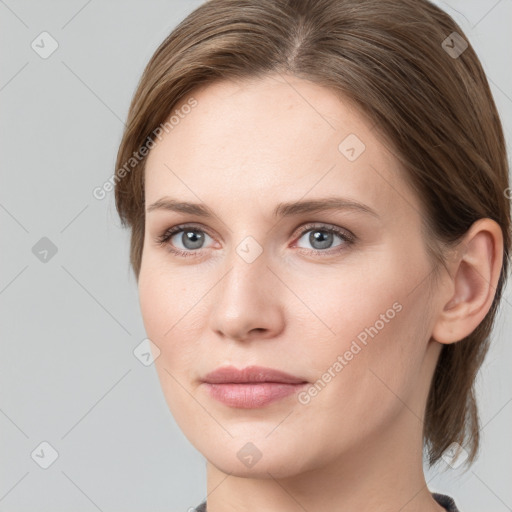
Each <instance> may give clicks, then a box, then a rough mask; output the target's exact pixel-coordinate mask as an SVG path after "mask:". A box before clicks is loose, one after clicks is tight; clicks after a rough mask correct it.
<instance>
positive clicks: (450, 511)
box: [195, 492, 459, 512]
mask: <svg viewBox="0 0 512 512" xmlns="http://www.w3.org/2000/svg"><path fill="white" fill-rule="evenodd" d="M432 496H433V497H434V499H435V500H436V501H437V503H439V505H441V507H444V508H445V509H446V511H447V512H459V509H458V508H457V506H456V505H455V502H454V501H453V498H450V496H447V495H446V494H439V493H437V492H433V493H432ZM195 512H208V511H207V509H206V501H203V502H202V503H201V504H200V505H199V506H198V507H196V508H195Z"/></svg>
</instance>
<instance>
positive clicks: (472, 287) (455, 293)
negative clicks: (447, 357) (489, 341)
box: [432, 218, 503, 344]
mask: <svg viewBox="0 0 512 512" xmlns="http://www.w3.org/2000/svg"><path fill="white" fill-rule="evenodd" d="M452 256H453V257H451V258H450V260H449V261H448V268H449V269H450V274H449V275H446V276H445V277H444V279H446V280H447V282H446V284H447V286H446V287H443V289H446V292H445V293H444V294H443V295H442V297H441V304H440V306H441V310H440V312H439V315H438V318H437V320H436V323H435V325H434V329H433V332H432V338H434V339H435V340H436V341H438V342H439V343H444V344H449V343H455V342H456V341H460V340H462V339H463V338H465V337H466V336H468V335H469V334H471V333H472V332H473V331H474V330H475V329H476V328H477V327H478V325H479V324H480V323H481V322H482V320H483V319H484V317H485V315H486V314H487V312H488V311H489V309H490V308H491V305H492V302H493V300H494V296H495V293H496V286H497V284H498V280H499V277H500V272H501V268H502V265H503V233H502V231H501V228H500V226H499V224H498V223H497V222H495V221H494V220H492V219H488V218H485V219H479V220H477V221H475V222H474V223H473V224H472V226H471V228H470V229H469V230H468V232H467V233H466V235H465V236H464V239H463V240H462V241H461V242H460V243H459V244H458V246H457V247H456V248H455V250H454V251H453V252H452Z"/></svg>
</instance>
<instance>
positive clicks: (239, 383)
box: [202, 366, 308, 409]
mask: <svg viewBox="0 0 512 512" xmlns="http://www.w3.org/2000/svg"><path fill="white" fill-rule="evenodd" d="M307 384H308V382H307V381H306V380H305V379H303V378H300V377H295V376H293V375H290V374H288V373H285V372H282V371H280V370H274V369H272V368H264V367H261V366H249V367H246V368H242V369H240V370H239V369H237V368H235V367H233V366H225V367H221V368H218V369H216V370H214V371H213V372H210V373H208V374H207V375H206V376H205V377H204V379H202V385H203V386H204V387H205V388H206V390H207V392H208V393H209V395H210V396H211V397H212V398H214V399H216V400H218V401H220V402H222V403H224V404H225V405H228V406H230V407H236V408H240V409H253V408H258V407H264V406H265V405H268V404H270V403H272V402H275V401H277V400H280V399H283V398H285V397H287V396H289V395H291V394H293V393H295V392H297V391H298V390H300V389H301V388H302V387H304V386H306V385H307Z"/></svg>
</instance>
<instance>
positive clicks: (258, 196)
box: [145, 74, 414, 209]
mask: <svg viewBox="0 0 512 512" xmlns="http://www.w3.org/2000/svg"><path fill="white" fill-rule="evenodd" d="M191 97H193V98H194V99H195V101H196V102H197V104H196V106H194V108H192V109H184V108H183V105H185V104H186V103H187V101H188V100H189V99H190V98H191ZM173 114H174V115H175V118H174V122H175V123H176V120H178V118H179V121H178V122H177V123H176V124H174V127H173V128H172V130H170V131H169V132H168V133H164V135H163V137H162V140H161V141H158V140H157V141H156V142H157V144H156V146H154V147H153V149H152V150H151V151H150V153H149V156H148V160H147V162H146V177H145V181H146V203H149V202H150V201H155V200H157V199H158V198H159V197H161V196H162V195H165V194H169V195H172V196H173V197H176V196H179V197H180V198H182V199H184V200H191V201H195V202H197V201H198V200H200V201H203V202H206V203H208V204H211V205H212V206H215V205H216V203H218V202H219V199H220V200H221V201H222V202H224V203H225V202H226V201H228V202H233V201H240V203H241V204H243V205H244V206H246V207H247V206H250V205H251V202H252V203H253V204H258V205H260V204H261V203H262V201H264V200H265V198H267V199H268V201H269V208H270V207H271V206H272V205H273V204H274V203H276V202H278V201H282V200H296V199H299V198H302V197H305V196H308V195H310V196H315V197H319V196H322V195H326V194H330V195H333V194H338V195H343V196H347V197H352V198H357V200H361V201H365V202H367V203H368V204H372V205H373V206H374V207H375V209H379V207H381V208H388V209H389V207H390V206H395V207H396V206H398V203H399V202H400V200H403V199H404V196H405V198H406V200H407V201H409V202H410V201H414V199H413V198H412V197H410V196H411V193H410V191H408V190H407V188H406V186H405V183H403V180H402V178H401V176H400V174H399V172H398V170H399V167H400V166H399V162H398V161H397V160H396V158H395V157H394V156H393V153H392V152H391V151H390V148H388V147H387V145H386V142H385V141H384V140H383V138H382V137H380V136H379V134H378V133H377V131H376V130H374V129H373V123H372V122H371V121H370V120H369V119H368V118H366V117H365V116H364V115H363V114H362V113H361V111H360V110H359V109H358V108H357V107H356V106H355V105H354V104H353V103H352V102H350V101H349V100H348V99H344V98H340V97H338V96H336V95H335V94H334V92H332V91H330V90H329V89H327V88H325V87H322V86H320V85H318V84H314V83H312V82H309V81H306V80H302V79H299V78H296V77H293V76H290V75H280V74H278V75H270V76H266V77H264V78H257V79H251V80H243V81H236V82H235V81H219V82H216V83H213V84H209V85H207V86H204V87H201V88H199V89H196V90H195V91H193V93H192V94H191V95H189V96H188V97H186V98H185V99H183V100H182V101H181V102H180V103H178V104H177V105H176V106H175V107H174V108H173ZM397 196H402V198H400V197H397Z"/></svg>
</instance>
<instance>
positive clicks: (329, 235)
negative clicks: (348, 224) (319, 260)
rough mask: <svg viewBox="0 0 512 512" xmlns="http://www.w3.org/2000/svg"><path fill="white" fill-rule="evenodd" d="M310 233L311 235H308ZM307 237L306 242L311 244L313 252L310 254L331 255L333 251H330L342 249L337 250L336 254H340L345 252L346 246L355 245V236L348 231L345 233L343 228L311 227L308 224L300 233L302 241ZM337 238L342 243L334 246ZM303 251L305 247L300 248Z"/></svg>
mask: <svg viewBox="0 0 512 512" xmlns="http://www.w3.org/2000/svg"><path fill="white" fill-rule="evenodd" d="M308 233H309V235H308ZM305 235H308V236H307V237H306V238H305V240H306V242H307V243H309V244H310V245H311V246H312V247H313V250H312V251H309V252H316V253H320V252H322V253H324V252H326V253H328V254H331V253H332V252H333V251H330V250H328V249H332V248H336V247H340V246H341V249H336V250H335V251H334V252H339V251H340V250H343V249H344V248H345V247H346V246H349V245H351V244H352V243H354V238H355V237H354V235H353V234H352V233H350V232H348V231H345V230H343V229H341V228H338V227H335V226H325V225H311V224H308V225H306V226H304V227H303V228H302V231H301V232H300V238H299V241H300V239H302V238H304V237H305ZM336 238H338V239H340V240H341V243H339V244H336V245H333V244H334V242H335V240H336ZM300 248H301V249H303V248H304V247H300ZM306 249H307V248H306Z"/></svg>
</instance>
